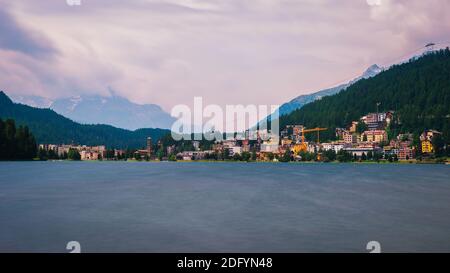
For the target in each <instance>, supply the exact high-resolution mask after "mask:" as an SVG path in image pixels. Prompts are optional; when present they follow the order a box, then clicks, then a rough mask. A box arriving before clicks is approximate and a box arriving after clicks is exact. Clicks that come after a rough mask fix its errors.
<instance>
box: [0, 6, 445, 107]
mask: <svg viewBox="0 0 450 273" xmlns="http://www.w3.org/2000/svg"><path fill="white" fill-rule="evenodd" d="M449 12H450V1H448V0H427V1H424V0H339V1H335V0H128V1H123V0H81V5H79V6H70V5H68V4H67V3H66V0H47V1H46V0H39V1H37V0H15V1H8V0H0V90H4V91H6V92H7V93H8V94H15V95H38V96H44V97H48V98H61V97H68V96H75V95H93V94H99V95H105V96H108V95H111V94H116V95H120V96H123V97H126V98H128V99H130V100H131V101H133V102H137V103H141V104H142V103H155V104H158V105H160V106H162V107H163V109H165V110H166V111H168V112H170V110H171V108H172V107H173V106H175V105H177V104H188V105H191V104H192V103H193V99H194V96H201V97H203V102H204V104H219V105H224V104H244V105H247V104H257V105H272V104H282V103H283V102H286V101H289V100H291V99H292V98H294V97H296V96H298V95H301V94H306V93H310V92H313V91H318V90H321V89H323V88H327V87H332V86H334V85H336V84H338V83H342V82H346V81H348V80H350V79H352V78H354V77H356V76H358V75H359V74H361V73H362V72H363V71H364V70H365V69H366V68H367V67H369V66H370V65H372V64H379V65H385V64H390V63H392V62H395V61H396V60H398V59H399V58H401V56H405V55H407V54H409V53H411V52H413V51H415V50H417V49H418V48H421V47H423V46H424V45H425V44H426V43H428V42H439V43H450V37H449V35H450V15H449Z"/></svg>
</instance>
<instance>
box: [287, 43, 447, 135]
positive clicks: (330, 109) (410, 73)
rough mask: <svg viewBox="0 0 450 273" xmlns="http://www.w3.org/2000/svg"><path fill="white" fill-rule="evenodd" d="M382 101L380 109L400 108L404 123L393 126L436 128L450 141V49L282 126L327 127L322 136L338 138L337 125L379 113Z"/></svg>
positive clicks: (308, 108)
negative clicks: (368, 114) (335, 132)
mask: <svg viewBox="0 0 450 273" xmlns="http://www.w3.org/2000/svg"><path fill="white" fill-rule="evenodd" d="M378 102H379V103H381V104H380V106H379V110H380V111H384V110H385V111H387V110H393V111H395V115H396V118H398V121H399V122H398V123H396V124H394V125H393V128H391V129H392V130H395V131H396V132H411V133H414V134H415V135H418V134H420V133H421V132H422V131H423V130H424V129H436V130H438V131H441V132H443V133H444V139H445V141H446V142H447V143H450V50H449V49H448V48H447V49H445V50H440V51H436V52H433V53H428V54H426V55H424V56H422V57H420V58H417V59H412V60H410V61H409V62H407V63H404V64H400V65H395V66H393V67H391V68H390V69H389V70H386V71H383V72H381V73H380V74H378V75H377V76H375V77H373V78H370V79H363V80H360V81H358V82H357V83H355V84H353V85H352V86H350V87H348V88H347V89H346V90H344V91H342V92H340V93H339V94H336V95H333V96H329V97H324V98H323V99H321V100H319V101H315V102H313V103H310V104H307V105H305V106H304V107H303V108H301V109H299V110H296V111H294V112H292V113H291V114H289V115H286V116H282V117H280V125H281V126H285V125H287V124H303V125H305V126H306V127H316V126H317V127H327V128H329V130H328V131H326V132H323V133H321V137H323V139H326V138H328V139H334V137H335V135H334V129H335V128H336V127H346V126H348V125H349V124H350V123H351V121H354V120H355V121H356V120H358V119H359V118H360V117H361V116H363V115H365V114H367V113H369V112H375V111H376V110H377V106H376V104H377V103H378Z"/></svg>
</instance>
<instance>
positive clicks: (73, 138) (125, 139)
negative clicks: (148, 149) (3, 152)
mask: <svg viewBox="0 0 450 273" xmlns="http://www.w3.org/2000/svg"><path fill="white" fill-rule="evenodd" d="M0 117H1V118H2V119H7V118H12V119H14V120H15V121H16V123H17V124H19V125H20V124H23V125H27V126H28V127H29V128H30V131H31V132H32V133H33V135H34V136H35V137H36V140H37V142H38V143H54V144H62V143H66V144H67V143H77V144H86V145H106V146H108V147H110V148H139V147H144V146H145V142H146V139H147V137H152V138H153V140H155V141H156V140H157V139H159V138H160V137H161V136H163V135H165V134H167V133H170V131H169V130H164V129H139V130H136V131H129V130H125V129H120V128H115V127H113V126H110V125H83V124H79V123H76V122H74V121H72V120H70V119H68V118H66V117H64V116H62V115H60V114H57V113H56V112H54V111H53V110H50V109H39V108H34V107H30V106H27V105H23V104H17V103H13V102H12V100H11V99H10V98H9V97H8V96H7V95H6V94H5V93H4V92H2V91H0Z"/></svg>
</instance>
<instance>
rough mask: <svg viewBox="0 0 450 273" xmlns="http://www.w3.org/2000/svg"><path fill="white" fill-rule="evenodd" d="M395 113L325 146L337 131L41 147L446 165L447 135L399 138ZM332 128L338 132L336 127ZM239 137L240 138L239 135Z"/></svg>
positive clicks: (104, 154) (293, 128)
mask: <svg viewBox="0 0 450 273" xmlns="http://www.w3.org/2000/svg"><path fill="white" fill-rule="evenodd" d="M394 119H398V118H397V117H396V116H395V113H394V111H387V112H380V113H368V114H367V115H365V116H362V117H361V118H360V120H357V121H352V122H351V124H349V125H348V127H347V128H335V136H336V140H333V141H330V142H321V140H320V132H321V131H325V130H330V129H331V128H305V126H303V125H300V124H292V125H287V126H285V128H283V130H281V132H280V138H279V139H277V140H274V139H268V140H264V141H263V140H262V138H261V135H263V134H268V133H269V132H268V131H267V130H258V131H256V135H257V137H256V139H255V140H253V139H252V138H249V137H248V136H249V131H246V132H245V134H244V137H243V138H238V137H233V138H231V139H230V138H227V139H226V140H223V141H206V140H200V141H199V140H192V141H191V140H184V141H174V140H173V139H171V137H170V135H168V136H165V137H163V138H161V139H158V140H157V141H155V142H153V140H152V138H151V137H148V138H147V140H146V147H143V148H142V149H108V148H107V147H106V146H105V145H99V146H86V145H74V144H60V145H59V144H39V148H38V157H39V158H40V159H43V160H45V159H69V160H137V161H156V160H159V161H196V160H197V161H198V160H204V161H209V160H229V161H275V162H289V161H315V162H334V161H336V162H369V161H373V162H410V163H412V162H430V163H431V162H437V163H445V162H446V159H445V157H443V155H445V154H446V153H448V148H449V147H447V146H446V145H445V142H444V141H442V133H441V132H439V131H437V130H433V129H429V130H426V131H424V132H423V133H422V134H421V135H420V136H414V135H413V134H411V133H400V134H397V135H393V134H392V132H391V130H390V128H391V124H392V123H394V122H399V121H398V120H394ZM331 130H332V129H331ZM235 136H236V135H235Z"/></svg>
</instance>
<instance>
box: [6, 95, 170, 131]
mask: <svg viewBox="0 0 450 273" xmlns="http://www.w3.org/2000/svg"><path fill="white" fill-rule="evenodd" d="M12 99H13V101H15V102H18V103H22V104H25V105H28V106H32V107H37V108H50V109H52V110H54V111H55V112H57V113H58V114H61V115H63V116H65V117H67V118H70V119H72V120H74V121H76V122H79V123H83V124H110V125H112V126H115V127H118V128H123V129H128V130H136V129H139V128H163V129H167V128H170V127H171V126H172V124H173V122H174V121H175V119H174V118H173V117H172V116H170V115H169V114H168V113H166V112H165V111H164V110H163V109H161V107H160V106H158V105H156V104H136V103H133V102H130V101H129V100H128V99H126V98H123V97H120V96H116V95H112V96H109V97H105V96H98V95H94V96H74V97H69V98H61V99H56V100H51V99H48V98H44V97H39V96H12Z"/></svg>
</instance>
